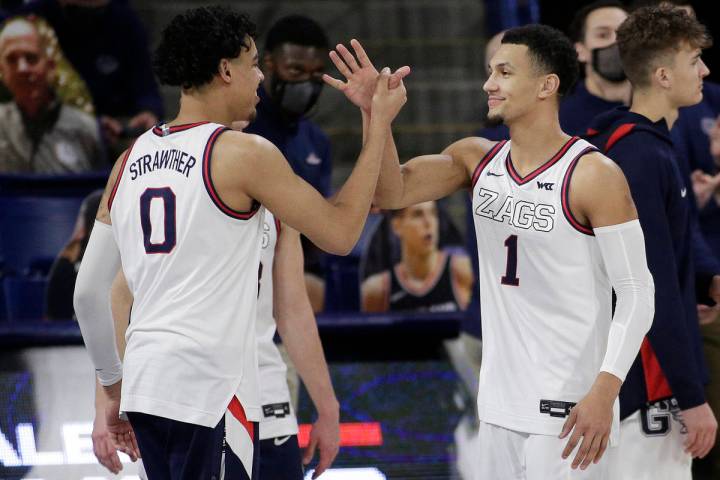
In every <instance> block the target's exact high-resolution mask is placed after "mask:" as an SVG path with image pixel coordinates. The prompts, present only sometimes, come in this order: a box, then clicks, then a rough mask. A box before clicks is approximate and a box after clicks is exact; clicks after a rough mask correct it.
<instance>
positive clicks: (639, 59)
mask: <svg viewBox="0 0 720 480" xmlns="http://www.w3.org/2000/svg"><path fill="white" fill-rule="evenodd" d="M617 42H618V48H619V49H620V59H621V60H622V64H623V70H625V75H627V77H628V79H630V83H632V84H633V86H634V87H636V88H637V87H640V88H643V87H647V86H649V85H650V79H651V77H652V72H653V71H654V70H655V69H656V68H657V67H658V62H659V61H661V60H664V59H666V56H667V55H668V54H674V53H675V52H677V51H679V50H680V48H682V46H683V45H684V44H689V45H690V46H691V47H692V48H701V49H704V48H708V47H710V46H711V45H712V38H711V37H710V34H709V33H708V31H707V29H706V28H705V26H704V25H703V24H702V23H700V22H698V21H697V19H695V18H694V17H692V16H690V15H688V14H687V12H685V11H684V10H682V9H680V8H678V7H676V6H675V5H671V4H666V3H665V4H660V5H658V6H654V7H643V8H640V9H638V10H635V11H634V12H633V13H631V14H630V16H629V17H628V18H627V19H626V20H625V21H624V22H623V24H622V25H620V28H619V29H618V32H617Z"/></svg>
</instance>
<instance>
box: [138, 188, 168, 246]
mask: <svg viewBox="0 0 720 480" xmlns="http://www.w3.org/2000/svg"><path fill="white" fill-rule="evenodd" d="M155 198H157V199H160V200H162V204H163V227H164V228H163V229H164V231H165V240H163V242H162V243H152V240H150V237H151V236H152V231H153V225H152V222H151V221H150V204H151V203H152V201H153V199H155ZM140 224H141V225H142V231H143V243H144V244H145V253H170V252H171V251H172V249H173V248H175V242H176V233H175V193H174V192H173V191H172V189H170V187H163V188H148V189H146V190H145V191H144V192H143V194H142V195H140Z"/></svg>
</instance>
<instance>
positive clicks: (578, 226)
mask: <svg viewBox="0 0 720 480" xmlns="http://www.w3.org/2000/svg"><path fill="white" fill-rule="evenodd" d="M597 151H598V149H597V148H595V147H587V148H585V149H584V150H583V151H582V152H580V153H578V154H577V156H576V157H575V158H574V159H573V161H572V162H570V166H569V167H568V169H567V171H566V172H565V178H564V179H563V184H562V193H561V194H560V198H561V202H562V211H563V214H565V219H566V220H567V221H568V222H569V223H570V225H571V226H572V227H573V228H574V229H575V230H577V231H578V232H580V233H584V234H585V235H590V236H593V237H594V236H595V233H594V232H593V230H592V228H591V227H589V226H587V225H583V224H582V223H580V222H579V221H578V220H577V219H576V218H575V216H574V215H573V213H572V210H571V209H570V178H571V177H572V174H573V171H574V170H575V167H576V166H577V163H578V161H579V160H580V158H582V156H583V155H585V154H587V153H589V152H597Z"/></svg>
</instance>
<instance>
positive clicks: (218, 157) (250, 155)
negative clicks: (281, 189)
mask: <svg viewBox="0 0 720 480" xmlns="http://www.w3.org/2000/svg"><path fill="white" fill-rule="evenodd" d="M278 155H280V156H281V155H282V154H281V153H280V150H278V148H277V147H276V146H275V145H273V143H272V142H270V141H269V140H267V139H265V138H263V137H261V136H260V135H255V134H253V133H244V132H240V131H236V130H226V131H224V132H223V133H222V135H220V136H219V137H218V139H217V141H216V143H215V146H214V148H213V161H214V162H226V161H229V162H233V163H238V162H242V163H246V164H249V165H250V164H254V163H255V162H262V161H267V160H268V159H270V158H272V157H275V156H278Z"/></svg>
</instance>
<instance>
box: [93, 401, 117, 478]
mask: <svg viewBox="0 0 720 480" xmlns="http://www.w3.org/2000/svg"><path fill="white" fill-rule="evenodd" d="M91 438H92V444H93V453H94V454H95V458H97V459H98V462H100V464H101V465H102V466H104V467H105V468H107V469H108V470H110V471H111V472H112V473H114V474H115V475H117V474H118V473H120V470H122V468H123V467H122V463H121V462H120V457H119V456H118V454H117V450H115V445H114V444H113V442H112V440H111V439H110V432H108V429H107V425H106V424H105V415H104V412H96V413H95V421H94V422H93V430H92V436H91Z"/></svg>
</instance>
